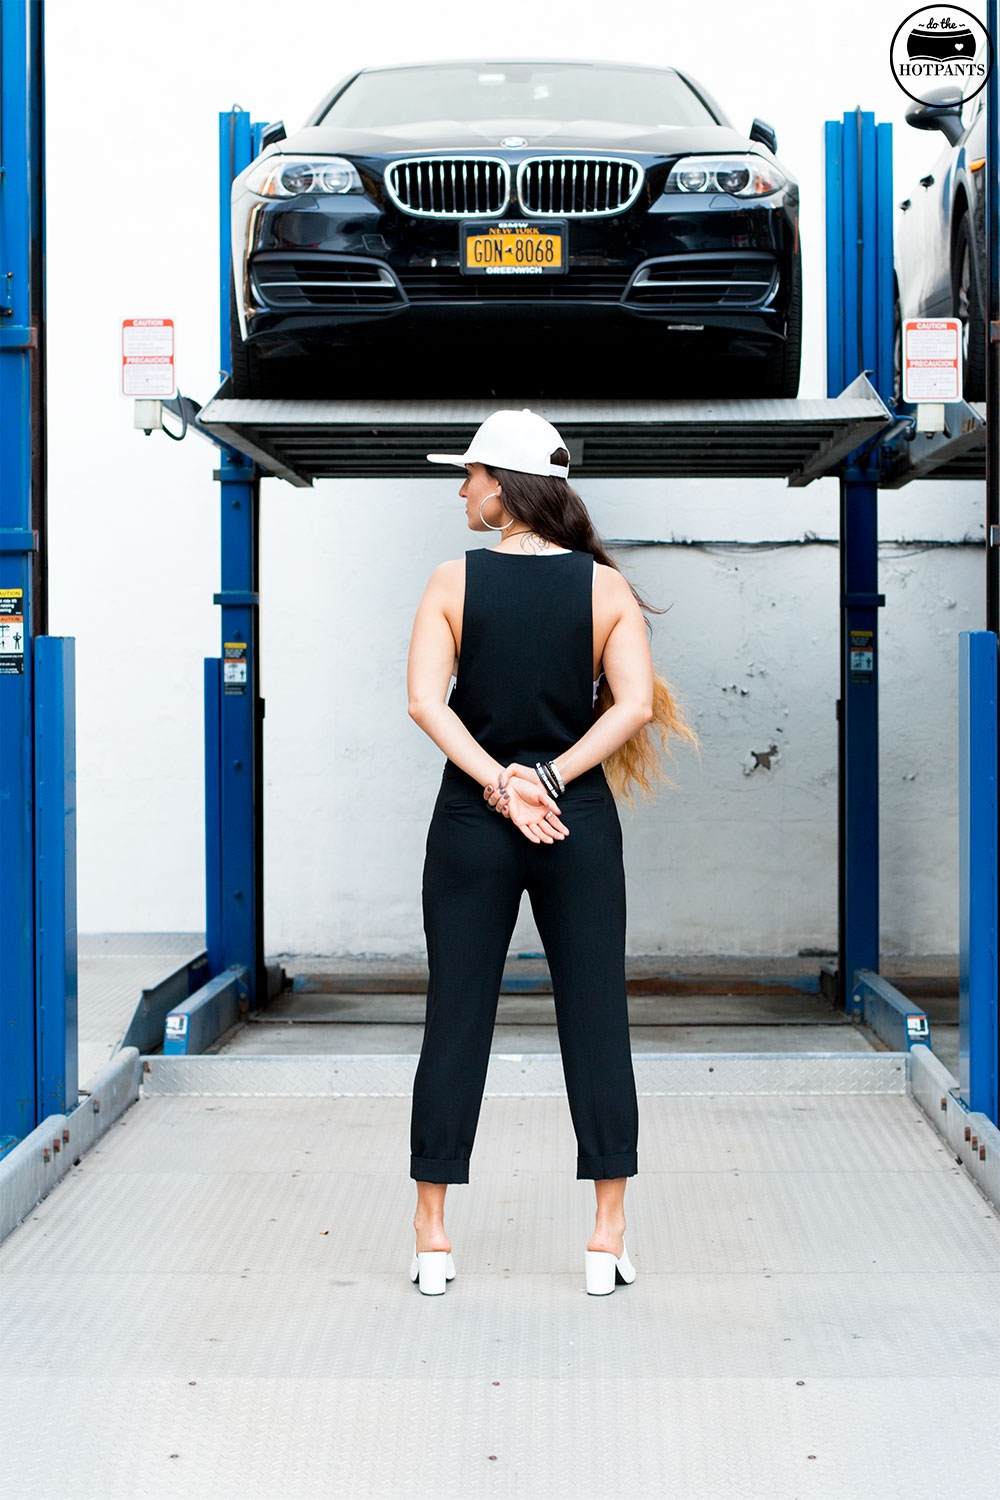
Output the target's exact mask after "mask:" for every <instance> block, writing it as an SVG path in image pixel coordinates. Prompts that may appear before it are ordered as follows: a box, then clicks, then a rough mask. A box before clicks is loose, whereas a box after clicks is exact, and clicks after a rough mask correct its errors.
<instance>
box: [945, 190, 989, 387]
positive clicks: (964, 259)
mask: <svg viewBox="0 0 1000 1500" xmlns="http://www.w3.org/2000/svg"><path fill="white" fill-rule="evenodd" d="M951 277H952V282H951V284H952V308H953V309H954V313H953V316H954V317H956V318H960V319H961V321H962V348H963V358H962V394H963V396H964V397H965V399H966V401H985V400H986V312H985V310H984V307H983V294H982V289H981V288H980V285H979V275H978V269H977V266H976V254H975V250H974V248H973V245H972V236H971V234H970V229H969V215H968V214H967V213H965V214H963V215H962V217H961V219H960V220H959V222H958V228H957V229H956V230H955V243H954V247H953V249H952V257H951Z"/></svg>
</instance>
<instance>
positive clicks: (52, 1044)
mask: <svg viewBox="0 0 1000 1500" xmlns="http://www.w3.org/2000/svg"><path fill="white" fill-rule="evenodd" d="M75 704H76V642H75V641H73V640H71V639H65V640H60V639H58V638H57V637H56V636H51V635H41V636H36V638H35V712H34V720H35V930H36V963H35V996H36V999H35V1006H36V1016H37V1038H38V1041H37V1052H38V1099H39V1107H38V1117H39V1119H42V1118H44V1116H45V1115H50V1114H63V1113H64V1112H67V1111H69V1110H73V1109H75V1108H76V1105H77V1101H78V1100H79V1097H80V1091H79V1078H78V1055H79V1054H78V1025H77V935H76V735H75Z"/></svg>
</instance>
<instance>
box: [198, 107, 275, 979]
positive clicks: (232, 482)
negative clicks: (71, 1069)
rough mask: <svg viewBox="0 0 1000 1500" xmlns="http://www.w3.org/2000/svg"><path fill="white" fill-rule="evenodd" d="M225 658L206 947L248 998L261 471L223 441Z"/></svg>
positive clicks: (208, 737)
mask: <svg viewBox="0 0 1000 1500" xmlns="http://www.w3.org/2000/svg"><path fill="white" fill-rule="evenodd" d="M262 129H263V127H262V126H260V125H253V126H251V123H250V116H249V115H248V114H247V113H246V112H245V111H244V110H238V109H233V110H231V111H229V112H228V113H226V114H221V115H220V116H219V240H220V243H219V351H220V354H219V362H220V369H221V370H222V371H223V372H224V373H225V374H226V375H228V374H229V373H230V372H231V370H232V352H231V348H230V333H229V307H230V279H231V276H232V271H231V269H230V267H231V263H232V252H231V248H230V187H231V184H232V181H233V178H234V177H235V176H236V175H237V173H239V172H242V170H243V168H244V167H246V166H248V165H249V163H250V162H251V161H252V159H253V157H254V156H255V155H256V153H257V150H258V149H259V141H260V132H261V130H262ZM216 477H217V478H218V480H219V485H220V495H221V541H222V564H221V567H222V587H221V590H220V592H219V593H217V594H216V595H215V596H214V597H215V603H216V604H218V605H219V606H220V607H221V614H222V658H221V660H219V659H209V660H207V661H206V663H205V750H206V785H205V827H206V870H205V883H206V903H205V905H206V947H207V950H208V961H209V972H210V974H211V975H213V976H215V975H219V974H221V973H222V972H223V970H225V969H228V968H231V967H233V966H237V965H238V966H243V967H245V968H246V969H247V970H248V972H249V989H250V1003H251V1005H252V1004H254V1003H256V1001H257V1000H258V998H259V997H262V996H263V994H264V992H265V980H264V930H263V929H264V923H263V893H264V887H263V879H264V877H263V858H262V845H263V754H262V748H263V746H262V741H263V714H264V704H263V700H262V699H261V697H260V627H259V619H260V613H259V597H258V591H259V555H258V554H259V524H260V470H259V469H258V467H257V465H256V464H255V463H253V461H252V460H250V459H248V458H245V457H243V455H241V454H239V453H236V452H231V451H228V450H225V449H223V450H221V452H220V466H219V469H218V470H217V472H216Z"/></svg>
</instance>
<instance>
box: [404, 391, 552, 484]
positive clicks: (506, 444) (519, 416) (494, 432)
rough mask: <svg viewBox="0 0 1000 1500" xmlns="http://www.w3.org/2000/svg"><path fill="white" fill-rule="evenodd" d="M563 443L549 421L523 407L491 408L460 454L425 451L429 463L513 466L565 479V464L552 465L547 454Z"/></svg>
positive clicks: (527, 471) (517, 468) (522, 472)
mask: <svg viewBox="0 0 1000 1500" xmlns="http://www.w3.org/2000/svg"><path fill="white" fill-rule="evenodd" d="M565 447H566V444H565V443H564V442H563V440H562V438H561V437H560V436H559V433H558V432H557V430H556V428H554V427H553V425H552V423H551V422H546V420H545V418H544V417H540V416H539V415H538V413H537V412H534V411H529V410H528V408H527V407H524V408H523V410H521V411H495V412H494V413H493V415H492V416H491V417H487V418H486V421H485V422H483V423H482V425H481V426H480V427H479V428H478V430H477V432H476V435H475V437H474V438H473V439H472V442H471V443H470V444H469V446H468V448H466V450H465V452H464V453H428V455H427V457H428V458H429V459H430V461H431V463H432V464H457V465H458V466H459V468H464V467H465V465H466V464H472V463H477V464H489V466H490V468H491V469H514V470H516V471H517V472H518V473H519V474H553V475H555V476H556V477H557V478H558V479H568V478H569V464H554V463H551V462H550V460H549V454H550V453H554V452H555V451H556V449H557V448H565Z"/></svg>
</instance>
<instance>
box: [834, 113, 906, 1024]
mask: <svg viewBox="0 0 1000 1500" xmlns="http://www.w3.org/2000/svg"><path fill="white" fill-rule="evenodd" d="M826 307H827V314H826V339H827V355H826V358H827V391H828V393H829V394H831V395H835V394H836V393H837V392H839V391H842V390H843V389H844V387H845V386H846V385H848V384H849V383H850V381H852V380H853V379H854V378H855V377H856V376H857V375H859V374H860V373H861V372H862V371H865V372H867V373H868V374H869V377H870V378H871V380H872V384H873V385H874V386H875V388H876V390H877V391H878V393H879V395H880V396H881V397H882V399H883V401H885V402H886V403H887V404H888V403H889V402H890V401H891V400H892V395H893V390H892V384H893V260H892V126H891V125H878V126H876V124H875V117H874V115H872V114H868V113H863V112H862V111H861V110H860V109H859V110H856V111H853V112H851V113H845V115H844V117H843V120H828V121H827V123H826ZM878 477H879V454H878V446H877V444H874V445H869V446H866V447H862V448H860V449H858V450H856V452H855V453H854V454H852V455H851V456H850V458H849V459H848V461H847V464H846V466H845V468H844V469H843V471H842V473H841V479H840V700H839V702H838V705H837V717H838V766H839V776H838V840H839V860H838V866H839V916H838V942H837V947H838V962H837V980H838V991H839V998H840V1000H841V1003H842V1004H843V1005H844V1007H845V1009H852V1008H855V1009H856V1008H857V1006H856V1002H855V1001H854V999H853V998H852V997H853V991H854V984H855V976H856V974H857V973H858V972H859V970H870V971H872V972H875V973H877V972H878V966H879V870H878V861H879V827H878V821H879V797H878V610H879V608H880V607H881V606H882V605H883V604H884V603H885V599H884V596H883V595H881V594H880V593H879V592H878V506H877V496H878Z"/></svg>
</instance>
